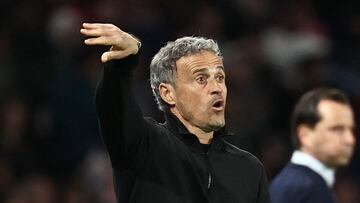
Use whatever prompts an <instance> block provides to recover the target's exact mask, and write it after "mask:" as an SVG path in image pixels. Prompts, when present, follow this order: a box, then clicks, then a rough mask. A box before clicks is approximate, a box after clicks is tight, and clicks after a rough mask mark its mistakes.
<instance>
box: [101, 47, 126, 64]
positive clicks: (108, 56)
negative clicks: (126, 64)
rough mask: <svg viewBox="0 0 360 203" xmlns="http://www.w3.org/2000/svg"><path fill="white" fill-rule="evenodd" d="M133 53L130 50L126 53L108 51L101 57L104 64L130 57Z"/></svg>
mask: <svg viewBox="0 0 360 203" xmlns="http://www.w3.org/2000/svg"><path fill="white" fill-rule="evenodd" d="M130 53H131V52H129V50H124V51H107V52H105V53H103V54H102V55H101V61H102V62H103V63H105V62H107V61H110V60H114V59H122V58H125V57H127V56H129V55H130Z"/></svg>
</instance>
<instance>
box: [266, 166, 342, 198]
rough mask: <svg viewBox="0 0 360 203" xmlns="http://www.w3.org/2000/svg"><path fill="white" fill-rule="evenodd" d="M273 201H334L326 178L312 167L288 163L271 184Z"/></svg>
mask: <svg viewBox="0 0 360 203" xmlns="http://www.w3.org/2000/svg"><path fill="white" fill-rule="evenodd" d="M270 196H271V202H272V203H333V202H335V201H334V198H333V196H332V194H331V190H330V188H329V187H328V186H327V185H326V182H325V180H324V179H323V178H322V177H321V176H320V175H319V174H317V173H316V172H314V171H313V170H311V169H310V168H308V167H306V166H302V165H297V164H293V163H288V164H287V165H286V167H285V168H284V169H283V170H282V171H281V172H280V173H279V174H278V175H277V176H276V177H275V178H274V179H273V181H272V182H271V184H270Z"/></svg>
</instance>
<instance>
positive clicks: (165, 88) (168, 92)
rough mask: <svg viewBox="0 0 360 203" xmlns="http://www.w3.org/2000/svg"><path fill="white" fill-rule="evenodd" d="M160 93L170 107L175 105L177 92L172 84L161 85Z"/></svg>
mask: <svg viewBox="0 0 360 203" xmlns="http://www.w3.org/2000/svg"><path fill="white" fill-rule="evenodd" d="M159 93H160V97H161V98H162V100H164V101H165V102H166V103H168V104H169V105H175V103H176V102H175V101H176V100H175V99H176V98H175V90H174V87H173V86H172V85H170V84H165V83H160V85H159Z"/></svg>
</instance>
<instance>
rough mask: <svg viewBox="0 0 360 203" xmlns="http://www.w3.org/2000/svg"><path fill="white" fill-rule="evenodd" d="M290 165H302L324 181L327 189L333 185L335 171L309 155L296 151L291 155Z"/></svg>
mask: <svg viewBox="0 0 360 203" xmlns="http://www.w3.org/2000/svg"><path fill="white" fill-rule="evenodd" d="M291 163H294V164H298V165H303V166H306V167H308V168H310V169H311V170H313V171H315V172H316V173H317V174H319V175H320V176H321V177H322V178H323V179H324V180H325V182H326V184H327V186H328V187H332V186H333V185H334V182H335V170H334V169H333V168H330V167H328V166H326V165H325V164H323V163H322V162H321V161H319V160H318V159H316V158H315V157H313V156H311V155H310V154H307V153H305V152H302V151H299V150H296V151H294V153H293V154H292V157H291Z"/></svg>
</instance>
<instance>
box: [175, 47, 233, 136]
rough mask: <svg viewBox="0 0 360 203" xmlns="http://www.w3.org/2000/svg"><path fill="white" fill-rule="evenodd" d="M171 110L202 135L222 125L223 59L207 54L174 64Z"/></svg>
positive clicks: (223, 94) (223, 104)
mask: <svg viewBox="0 0 360 203" xmlns="http://www.w3.org/2000/svg"><path fill="white" fill-rule="evenodd" d="M176 67H177V71H176V77H175V87H174V96H175V105H174V108H175V109H176V111H177V112H178V113H179V114H180V116H181V117H182V118H180V120H182V121H185V122H186V123H187V124H190V125H191V126H194V127H197V128H200V129H201V130H203V131H204V132H211V131H214V130H217V129H219V128H221V127H223V126H224V125H225V118H224V112H225V103H226V95H227V89H226V85H225V72H224V66H223V61H222V58H221V57H219V56H216V55H215V54H214V53H212V52H209V51H203V52H201V53H198V54H195V55H191V56H187V57H182V58H180V59H179V60H178V61H176Z"/></svg>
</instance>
